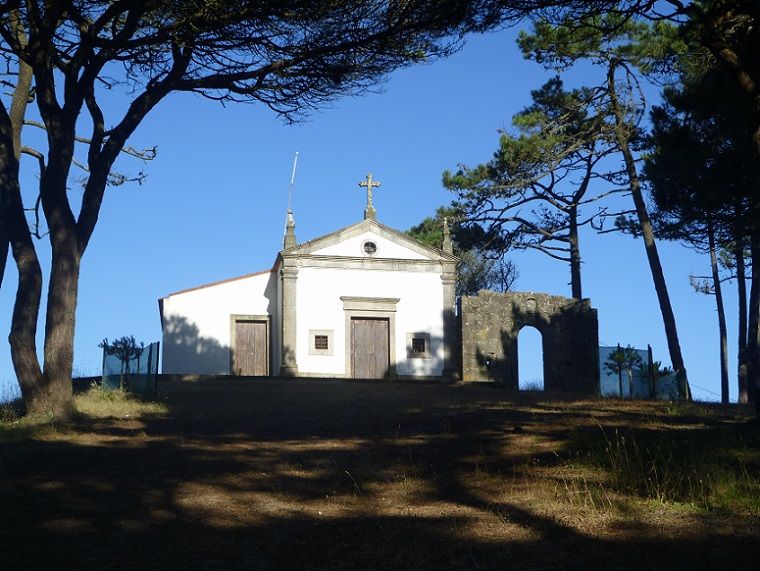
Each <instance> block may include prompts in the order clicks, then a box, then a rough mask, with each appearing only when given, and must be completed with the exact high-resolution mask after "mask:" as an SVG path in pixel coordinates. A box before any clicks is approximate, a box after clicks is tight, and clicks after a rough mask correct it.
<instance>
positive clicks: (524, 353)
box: [517, 326, 544, 391]
mask: <svg viewBox="0 0 760 571" xmlns="http://www.w3.org/2000/svg"><path fill="white" fill-rule="evenodd" d="M517 379H518V387H519V389H520V390H521V391H543V390H544V346H543V338H542V336H541V332H540V331H539V330H538V329H536V328H535V327H531V326H525V327H523V328H522V329H520V332H519V333H518V334H517Z"/></svg>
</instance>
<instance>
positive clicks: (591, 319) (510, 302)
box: [462, 291, 599, 394]
mask: <svg viewBox="0 0 760 571" xmlns="http://www.w3.org/2000/svg"><path fill="white" fill-rule="evenodd" d="M526 325H530V326H533V327H535V328H536V329H538V330H539V331H540V332H541V337H542V340H543V354H544V389H545V390H547V391H549V390H559V391H572V392H577V393H584V394H596V393H597V392H598V386H599V356H598V355H599V326H598V321H597V314H596V310H595V309H594V308H592V307H591V302H590V301H589V300H588V299H584V300H582V301H578V300H574V299H568V298H566V297H561V296H553V295H548V294H545V293H533V292H507V293H497V292H492V291H481V292H480V293H478V295H477V296H465V297H462V380H464V381H478V380H489V379H490V380H493V381H495V382H497V383H500V384H503V385H504V386H505V387H507V388H512V389H517V388H518V372H517V371H518V369H517V335H518V333H519V332H520V329H522V328H523V327H524V326H526Z"/></svg>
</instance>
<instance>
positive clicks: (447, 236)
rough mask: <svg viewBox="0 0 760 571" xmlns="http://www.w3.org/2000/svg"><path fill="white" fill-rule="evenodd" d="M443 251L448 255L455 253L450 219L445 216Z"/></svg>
mask: <svg viewBox="0 0 760 571" xmlns="http://www.w3.org/2000/svg"><path fill="white" fill-rule="evenodd" d="M441 250H443V251H444V252H446V253H447V254H453V253H454V248H453V246H452V244H451V233H450V232H449V219H448V218H446V217H445V216H444V218H443V244H441Z"/></svg>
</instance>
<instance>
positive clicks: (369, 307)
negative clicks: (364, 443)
mask: <svg viewBox="0 0 760 571" xmlns="http://www.w3.org/2000/svg"><path fill="white" fill-rule="evenodd" d="M360 185H361V186H363V187H366V188H367V207H366V209H365V211H364V220H362V221H361V222H358V223H356V224H352V225H351V226H347V227H346V228H343V229H340V230H337V231H335V232H332V233H330V234H327V235H325V236H321V237H319V238H315V239H313V240H310V241H308V242H303V243H300V244H299V243H297V242H296V237H295V223H294V220H293V216H292V213H290V212H288V222H287V227H286V233H285V239H284V243H283V249H282V250H281V251H280V252H279V253H278V254H277V256H276V260H275V263H274V266H273V267H272V269H270V270H266V271H263V272H259V273H255V274H248V275H244V276H240V277H237V278H232V279H229V280H225V281H221V282H215V283H211V284H206V285H202V286H198V287H194V288H190V289H186V290H182V291H179V292H176V293H173V294H170V295H167V296H166V297H164V298H162V299H160V300H159V302H158V304H159V312H160V316H161V327H162V331H163V343H162V345H163V372H164V373H175V374H226V375H241V376H268V375H272V376H289V377H336V378H356V379H379V378H391V379H433V378H452V379H453V378H456V376H457V372H458V370H459V365H458V350H457V349H456V347H457V326H456V317H455V303H456V302H455V285H456V264H457V258H456V257H455V256H454V255H453V254H452V250H451V241H450V239H449V236H448V228H446V227H444V239H443V243H442V244H441V248H440V249H439V248H433V247H430V246H427V245H425V244H422V243H420V242H418V241H417V240H415V239H413V238H411V237H409V236H407V235H405V234H403V233H401V232H399V231H397V230H394V229H392V228H389V227H388V226H385V225H384V224H381V223H380V222H378V221H377V219H376V211H375V208H374V206H373V204H372V190H373V187H376V186H379V183H378V182H376V181H373V180H372V175H368V176H367V179H366V181H363V182H362V183H360Z"/></svg>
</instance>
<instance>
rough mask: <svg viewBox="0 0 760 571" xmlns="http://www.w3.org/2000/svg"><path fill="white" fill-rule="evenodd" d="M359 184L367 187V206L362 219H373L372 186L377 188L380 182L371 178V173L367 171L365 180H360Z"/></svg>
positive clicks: (374, 215)
mask: <svg viewBox="0 0 760 571" xmlns="http://www.w3.org/2000/svg"><path fill="white" fill-rule="evenodd" d="M359 186H364V187H366V188H367V208H365V209H364V219H365V220H375V218H376V211H375V207H374V206H373V205H372V188H373V187H375V188H377V187H378V186H380V183H379V182H378V181H376V180H372V173H369V174H368V175H367V180H366V181H362V182H360V183H359Z"/></svg>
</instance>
